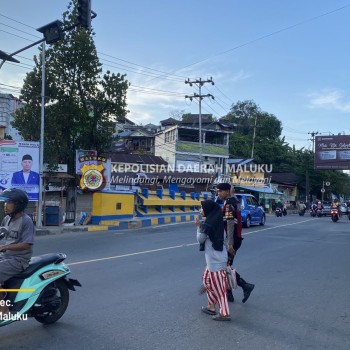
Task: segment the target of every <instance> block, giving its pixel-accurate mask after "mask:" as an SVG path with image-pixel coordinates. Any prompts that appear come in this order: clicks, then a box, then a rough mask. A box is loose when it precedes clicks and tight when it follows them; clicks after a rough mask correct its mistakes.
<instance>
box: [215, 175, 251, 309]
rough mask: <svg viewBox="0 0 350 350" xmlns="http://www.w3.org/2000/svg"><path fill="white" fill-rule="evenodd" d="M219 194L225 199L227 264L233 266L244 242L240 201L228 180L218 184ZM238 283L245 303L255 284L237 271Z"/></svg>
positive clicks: (229, 292)
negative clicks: (247, 280)
mask: <svg viewBox="0 0 350 350" xmlns="http://www.w3.org/2000/svg"><path fill="white" fill-rule="evenodd" d="M216 189H217V192H218V196H219V198H220V199H222V200H223V201H224V204H223V207H222V212H223V216H224V226H225V231H226V240H227V254H228V260H227V264H228V265H230V266H232V264H233V259H234V257H235V255H236V252H237V250H238V249H239V248H240V246H241V243H242V240H243V238H242V218H241V208H240V201H239V199H238V198H237V197H236V196H235V195H234V187H233V186H231V185H230V184H229V183H227V182H222V183H219V184H218V185H217V186H216ZM236 278H237V285H238V286H240V287H241V288H242V289H243V299H242V302H243V303H245V302H246V301H247V300H248V298H249V296H250V293H251V292H252V291H253V289H254V287H255V285H254V284H251V283H248V282H246V281H245V280H244V279H243V278H242V277H241V276H240V274H239V273H238V272H237V271H236ZM227 297H228V301H231V302H232V301H234V298H233V295H232V291H231V290H228V291H227Z"/></svg>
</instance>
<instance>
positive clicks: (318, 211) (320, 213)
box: [316, 208, 323, 218]
mask: <svg viewBox="0 0 350 350" xmlns="http://www.w3.org/2000/svg"><path fill="white" fill-rule="evenodd" d="M316 215H317V217H319V218H320V217H322V216H323V211H322V209H320V208H317V210H316Z"/></svg>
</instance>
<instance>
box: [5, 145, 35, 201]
mask: <svg viewBox="0 0 350 350" xmlns="http://www.w3.org/2000/svg"><path fill="white" fill-rule="evenodd" d="M39 182H40V175H39V142H32V141H13V140H0V192H2V191H4V190H5V189H7V188H11V187H15V188H20V189H22V190H24V191H25V192H27V194H28V197H29V200H30V201H37V200H38V199H39Z"/></svg>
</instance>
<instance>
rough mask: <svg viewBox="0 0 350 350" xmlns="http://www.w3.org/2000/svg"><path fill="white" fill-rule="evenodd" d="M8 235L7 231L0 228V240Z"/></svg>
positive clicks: (2, 227)
mask: <svg viewBox="0 0 350 350" xmlns="http://www.w3.org/2000/svg"><path fill="white" fill-rule="evenodd" d="M7 234H8V230H7V228H6V227H4V226H1V227H0V239H3V238H4V237H5V236H6V235H7Z"/></svg>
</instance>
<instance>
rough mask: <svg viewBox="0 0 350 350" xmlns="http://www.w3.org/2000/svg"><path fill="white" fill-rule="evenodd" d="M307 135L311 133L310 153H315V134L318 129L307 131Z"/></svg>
mask: <svg viewBox="0 0 350 350" xmlns="http://www.w3.org/2000/svg"><path fill="white" fill-rule="evenodd" d="M308 134H309V135H311V139H310V140H311V141H312V154H314V153H315V136H316V135H318V134H319V132H318V131H311V132H308Z"/></svg>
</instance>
